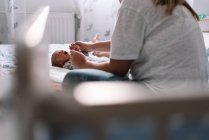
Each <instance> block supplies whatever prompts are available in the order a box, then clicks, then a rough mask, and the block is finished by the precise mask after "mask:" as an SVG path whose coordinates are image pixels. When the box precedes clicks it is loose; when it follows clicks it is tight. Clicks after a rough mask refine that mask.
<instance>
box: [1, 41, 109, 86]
mask: <svg viewBox="0 0 209 140" xmlns="http://www.w3.org/2000/svg"><path fill="white" fill-rule="evenodd" d="M55 50H66V51H69V44H50V45H49V78H50V80H52V81H54V82H57V83H61V82H62V80H63V78H64V76H65V74H66V73H67V72H69V70H68V69H64V68H58V67H52V66H51V55H52V53H53V52H54V51H55ZM88 59H90V60H92V61H97V62H103V61H108V60H109V59H108V58H106V57H100V58H99V57H96V56H93V55H92V54H90V56H89V57H88ZM15 70H16V55H15V46H14V45H0V76H1V77H5V79H7V76H9V75H11V73H13V72H14V71H15Z"/></svg>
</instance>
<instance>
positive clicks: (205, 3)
mask: <svg viewBox="0 0 209 140" xmlns="http://www.w3.org/2000/svg"><path fill="white" fill-rule="evenodd" d="M194 9H195V11H196V12H197V13H198V14H207V15H209V0H194Z"/></svg>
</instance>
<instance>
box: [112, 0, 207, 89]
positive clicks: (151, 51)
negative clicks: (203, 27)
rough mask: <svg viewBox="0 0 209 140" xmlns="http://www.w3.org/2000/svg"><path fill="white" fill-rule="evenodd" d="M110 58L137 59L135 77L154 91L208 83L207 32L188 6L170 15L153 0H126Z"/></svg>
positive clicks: (132, 70) (178, 7)
mask: <svg viewBox="0 0 209 140" xmlns="http://www.w3.org/2000/svg"><path fill="white" fill-rule="evenodd" d="M110 58H111V59H115V60H134V62H133V64H132V66H131V68H130V73H131V75H132V77H133V79H134V80H136V81H138V82H141V83H143V84H145V85H146V86H147V87H149V88H150V89H152V90H153V91H156V90H161V89H169V88H171V89H173V88H174V89H175V88H180V87H189V86H191V84H192V85H195V86H196V87H200V88H202V87H206V86H207V79H208V77H207V76H208V71H207V56H206V50H205V46H204V41H203V36H202V33H201V31H200V28H199V26H198V23H197V22H196V21H195V19H194V17H193V16H192V15H191V13H190V12H189V11H188V10H187V8H186V7H184V6H177V7H176V8H175V9H174V11H173V14H172V15H170V16H167V15H166V14H165V7H163V6H157V7H156V6H155V5H154V4H153V2H152V0H123V2H122V5H121V7H120V9H119V15H118V19H117V23H116V26H115V30H114V33H113V37H112V47H111V56H110Z"/></svg>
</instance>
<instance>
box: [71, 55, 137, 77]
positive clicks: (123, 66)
mask: <svg viewBox="0 0 209 140" xmlns="http://www.w3.org/2000/svg"><path fill="white" fill-rule="evenodd" d="M78 60H79V61H78ZM71 62H72V65H73V67H74V68H80V69H85V68H92V69H99V70H103V71H106V72H110V73H113V74H116V75H119V76H125V75H126V74H127V72H128V70H129V68H130V66H131V63H132V62H133V60H114V59H110V61H109V62H104V63H95V62H92V61H88V60H87V59H86V58H85V56H84V55H83V54H82V53H80V52H77V51H71Z"/></svg>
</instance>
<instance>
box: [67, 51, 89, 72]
mask: <svg viewBox="0 0 209 140" xmlns="http://www.w3.org/2000/svg"><path fill="white" fill-rule="evenodd" d="M70 59H71V64H72V66H73V68H85V66H86V63H87V59H86V57H85V55H84V54H83V53H81V52H79V51H75V50H71V51H70Z"/></svg>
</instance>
